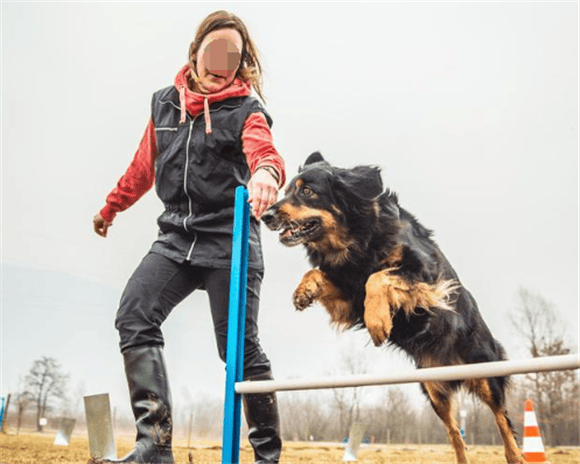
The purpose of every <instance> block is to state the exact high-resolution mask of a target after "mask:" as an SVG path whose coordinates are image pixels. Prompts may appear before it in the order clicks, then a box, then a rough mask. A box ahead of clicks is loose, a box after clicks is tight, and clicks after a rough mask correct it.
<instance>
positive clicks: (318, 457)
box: [0, 434, 580, 464]
mask: <svg viewBox="0 0 580 464" xmlns="http://www.w3.org/2000/svg"><path fill="white" fill-rule="evenodd" d="M0 441H1V443H0V464H5V463H7V464H53V463H70V464H86V463H87V461H88V460H89V459H90V455H89V443H88V439H87V438H86V437H82V436H73V438H72V439H71V442H70V444H69V446H57V445H54V444H53V442H54V435H48V434H20V435H0ZM116 444H117V455H118V456H123V455H125V454H126V453H128V452H129V451H130V450H131V449H132V445H133V442H132V440H130V439H123V438H117V440H116ZM190 451H191V453H192V458H193V459H192V462H193V463H195V464H210V463H211V464H214V463H216V464H217V463H219V462H220V459H221V446H220V442H219V441H196V442H194V443H192V445H191V447H190V448H189V449H188V448H187V443H184V442H183V441H181V440H176V442H175V443H174V447H173V452H174V455H175V459H176V464H188V463H189V462H190V461H189V458H188V454H189V452H190ZM343 454H344V448H343V447H342V446H341V445H339V444H336V443H305V442H285V443H284V448H283V452H282V459H281V464H327V463H342V457H343ZM468 456H469V459H470V462H471V463H472V464H495V463H497V464H500V463H505V460H504V458H503V449H502V448H501V447H498V446H474V447H469V449H468ZM547 457H548V460H549V461H550V462H551V463H552V464H578V463H579V462H580V449H579V448H577V447H564V448H556V449H552V448H549V449H548V450H547ZM252 458H253V454H252V451H251V448H250V446H249V444H248V443H247V442H242V450H241V452H240V462H241V463H244V464H246V463H252V462H253V459H252ZM357 462H358V463H360V464H381V463H405V464H444V463H445V464H447V463H449V464H451V463H454V462H455V460H454V455H453V453H452V451H451V447H450V446H447V445H422V446H416V445H390V446H387V445H368V446H366V447H361V449H360V451H359V453H358V461H357Z"/></svg>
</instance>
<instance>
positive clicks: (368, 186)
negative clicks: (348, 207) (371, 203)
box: [336, 166, 383, 200]
mask: <svg viewBox="0 0 580 464" xmlns="http://www.w3.org/2000/svg"><path fill="white" fill-rule="evenodd" d="M336 179H337V183H338V185H337V186H338V187H339V188H342V189H343V190H344V191H345V193H349V194H354V195H356V196H358V197H360V198H364V199H365V200H371V199H373V198H375V197H377V196H379V195H380V194H381V193H383V179H382V178H381V170H380V168H378V167H376V166H357V167H355V168H352V169H341V170H340V171H339V172H338V175H337V177H336Z"/></svg>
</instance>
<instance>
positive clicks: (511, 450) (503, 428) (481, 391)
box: [466, 379, 525, 464]
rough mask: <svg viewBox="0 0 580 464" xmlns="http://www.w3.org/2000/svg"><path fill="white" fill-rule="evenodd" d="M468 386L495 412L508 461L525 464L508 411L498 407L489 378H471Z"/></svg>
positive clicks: (467, 382)
mask: <svg viewBox="0 0 580 464" xmlns="http://www.w3.org/2000/svg"><path fill="white" fill-rule="evenodd" d="M466 384H467V388H468V389H469V391H470V392H472V393H475V394H476V395H477V396H479V398H481V400H482V401H483V402H484V403H485V404H487V405H488V406H489V407H490V409H491V411H492V412H493V415H494V418H495V423H496V425H497V428H498V430H499V434H500V435H501V439H502V441H503V446H504V452H505V457H506V460H507V462H510V463H517V464H524V462H525V461H524V458H523V456H522V452H521V451H520V449H519V448H518V445H517V443H516V440H515V438H514V434H513V432H512V430H511V428H510V426H509V422H508V419H507V416H506V411H505V410H504V409H502V408H500V407H497V406H496V405H495V404H494V401H493V394H492V392H491V388H490V387H489V381H488V380H487V379H470V380H468V381H466Z"/></svg>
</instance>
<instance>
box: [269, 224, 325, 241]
mask: <svg viewBox="0 0 580 464" xmlns="http://www.w3.org/2000/svg"><path fill="white" fill-rule="evenodd" d="M320 225H321V221H320V219H318V218H312V219H306V220H304V221H300V222H297V221H291V222H287V223H284V224H282V225H281V226H280V228H281V229H282V230H281V231H280V235H279V238H280V241H281V242H282V243H283V244H284V245H287V246H293V245H298V244H299V243H302V242H304V241H306V240H307V239H308V238H309V237H311V236H312V234H313V233H314V232H316V231H317V230H318V229H319V228H320Z"/></svg>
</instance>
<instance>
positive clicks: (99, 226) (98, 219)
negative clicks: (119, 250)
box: [93, 213, 113, 237]
mask: <svg viewBox="0 0 580 464" xmlns="http://www.w3.org/2000/svg"><path fill="white" fill-rule="evenodd" d="M112 225H113V223H112V222H107V221H106V220H105V218H104V217H103V216H101V215H100V214H99V213H97V214H96V215H95V217H94V218H93V226H94V228H95V232H96V233H97V234H98V235H100V236H101V237H106V236H107V229H108V228H109V227H111V226H112Z"/></svg>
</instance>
